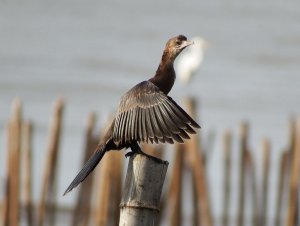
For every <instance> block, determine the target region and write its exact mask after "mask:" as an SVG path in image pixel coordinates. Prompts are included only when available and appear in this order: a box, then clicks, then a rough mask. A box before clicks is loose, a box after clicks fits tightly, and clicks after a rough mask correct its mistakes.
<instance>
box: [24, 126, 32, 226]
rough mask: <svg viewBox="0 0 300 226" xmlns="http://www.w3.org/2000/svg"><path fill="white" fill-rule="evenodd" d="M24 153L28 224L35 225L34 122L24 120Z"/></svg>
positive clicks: (25, 204)
mask: <svg viewBox="0 0 300 226" xmlns="http://www.w3.org/2000/svg"><path fill="white" fill-rule="evenodd" d="M22 136H23V145H22V154H23V156H22V157H23V163H24V166H23V167H24V181H23V183H24V184H23V185H22V187H23V188H24V207H25V214H26V220H27V225H30V226H33V225H34V221H33V203H32V124H31V123H30V122H24V123H23V125H22Z"/></svg>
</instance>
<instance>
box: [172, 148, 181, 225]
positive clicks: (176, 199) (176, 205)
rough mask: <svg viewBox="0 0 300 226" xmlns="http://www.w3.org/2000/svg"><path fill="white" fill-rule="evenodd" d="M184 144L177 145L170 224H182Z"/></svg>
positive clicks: (173, 171)
mask: <svg viewBox="0 0 300 226" xmlns="http://www.w3.org/2000/svg"><path fill="white" fill-rule="evenodd" d="M183 152H184V150H183V145H180V144H176V145H175V161H174V165H173V170H172V175H171V181H170V185H169V194H168V209H169V213H170V214H169V216H170V218H169V219H170V222H169V225H170V226H180V225H181V217H182V216H181V215H182V211H181V205H182V204H181V196H182V169H183Z"/></svg>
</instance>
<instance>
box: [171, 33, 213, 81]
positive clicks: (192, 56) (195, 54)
mask: <svg viewBox="0 0 300 226" xmlns="http://www.w3.org/2000/svg"><path fill="white" fill-rule="evenodd" d="M191 40H192V41H193V42H194V45H193V46H191V47H190V48H188V49H187V50H186V51H184V52H183V53H182V54H180V56H179V57H178V59H177V62H176V65H175V68H176V71H177V74H178V78H179V81H180V82H182V83H183V84H188V83H189V82H190V81H191V79H192V77H193V76H194V75H195V73H196V71H197V70H198V68H199V67H200V65H201V63H202V61H203V57H204V50H205V49H206V48H207V47H208V42H207V41H206V40H205V39H204V38H202V37H199V36H197V37H194V38H192V39H191Z"/></svg>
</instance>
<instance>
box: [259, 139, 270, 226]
mask: <svg viewBox="0 0 300 226" xmlns="http://www.w3.org/2000/svg"><path fill="white" fill-rule="evenodd" d="M261 150H262V155H263V156H262V160H263V164H262V166H263V176H262V183H261V184H262V188H261V199H260V200H261V205H260V206H261V210H260V225H266V222H267V214H268V209H267V207H268V206H267V200H268V199H267V198H268V184H269V183H268V182H269V168H270V142H269V141H268V140H267V139H266V138H264V139H263V140H262V143H261Z"/></svg>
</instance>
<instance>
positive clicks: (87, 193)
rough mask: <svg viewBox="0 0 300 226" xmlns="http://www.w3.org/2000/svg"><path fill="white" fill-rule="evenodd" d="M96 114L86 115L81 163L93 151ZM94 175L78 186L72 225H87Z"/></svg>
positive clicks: (95, 144) (95, 143)
mask: <svg viewBox="0 0 300 226" xmlns="http://www.w3.org/2000/svg"><path fill="white" fill-rule="evenodd" d="M95 121H96V116H95V114H94V113H91V114H89V115H88V118H87V123H86V128H85V147H84V156H83V161H82V165H83V164H84V163H85V162H86V161H87V160H88V159H89V157H90V156H91V154H92V153H93V152H94V150H95V148H96V146H97V142H95V139H94V137H93V130H94V127H95ZM93 181H94V176H93V175H90V176H89V177H87V178H86V179H85V181H84V183H82V184H81V186H80V187H79V191H78V192H79V194H78V197H77V202H76V206H75V210H74V212H73V219H72V224H71V225H72V226H80V225H88V223H89V216H90V211H91V197H92V195H91V193H92V192H91V191H92V184H93Z"/></svg>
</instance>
